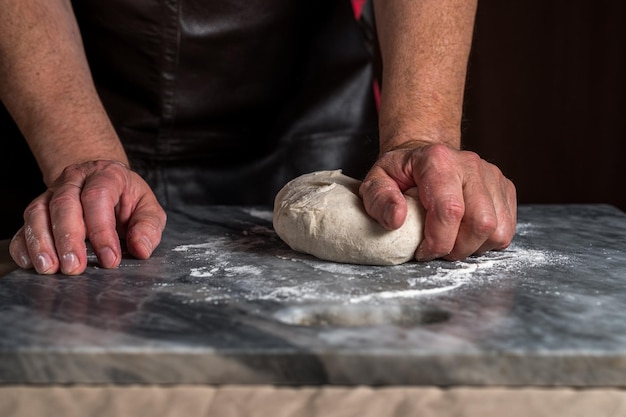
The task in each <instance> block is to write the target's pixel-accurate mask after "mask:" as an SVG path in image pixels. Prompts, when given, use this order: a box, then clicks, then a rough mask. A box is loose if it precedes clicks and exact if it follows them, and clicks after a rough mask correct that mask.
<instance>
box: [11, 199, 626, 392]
mask: <svg viewBox="0 0 626 417" xmlns="http://www.w3.org/2000/svg"><path fill="white" fill-rule="evenodd" d="M89 259H90V266H89V268H88V270H87V272H86V273H85V274H84V275H82V276H79V277H65V276H62V275H52V276H37V275H35V274H34V273H32V272H31V271H23V270H16V271H13V272H10V273H9V274H7V275H5V276H4V277H2V278H1V279H0V310H1V314H0V383H4V384H15V383H25V384H38V383H46V384H47V383H61V384H66V383H94V384H101V383H116V384H155V383H158V384H174V383H192V384H193V383H206V384H225V383H228V384H248V383H250V384H251V383H272V384H302V385H303V384H337V385H356V384H375V385H391V384H393V385H398V384H413V385H422V384H424V385H442V386H443V385H445V386H449V385H510V386H516V385H536V386H540V385H541V386H545V385H548V386H550V385H561V386H564V385H566V386H585V387H589V386H624V385H625V384H626V312H625V310H624V306H625V305H626V285H625V284H626V215H625V214H624V213H622V212H620V211H619V210H617V209H615V208H613V207H610V206H604V205H572V206H521V207H520V208H519V222H518V228H517V234H516V237H515V240H514V242H513V244H512V245H511V247H510V248H508V249H507V250H504V251H500V252H490V253H487V254H486V255H484V256H480V257H472V258H470V259H467V260H466V261H463V262H445V261H433V262H428V263H417V262H410V263H407V264H404V265H399V266H393V267H374V266H359V265H349V264H337V263H331V262H326V261H321V260H317V259H315V258H313V257H311V256H308V255H304V254H299V253H296V252H293V251H291V250H290V249H289V248H288V247H287V246H286V245H285V244H284V243H283V242H282V241H280V239H279V238H278V237H277V236H276V234H275V233H274V231H273V230H272V225H271V212H270V211H269V210H268V209H264V208H262V207H224V206H215V207H193V208H190V209H188V210H186V211H185V212H170V213H169V223H168V227H167V229H166V231H165V234H164V238H163V242H162V244H161V245H160V246H159V248H158V249H157V251H156V252H155V254H154V256H153V257H152V258H151V259H149V260H146V261H139V260H136V259H132V258H129V257H125V259H124V261H123V262H122V265H121V266H120V267H119V268H117V269H115V270H105V269H101V268H99V267H98V266H97V264H96V262H95V257H94V256H93V255H91V254H90V258H89Z"/></svg>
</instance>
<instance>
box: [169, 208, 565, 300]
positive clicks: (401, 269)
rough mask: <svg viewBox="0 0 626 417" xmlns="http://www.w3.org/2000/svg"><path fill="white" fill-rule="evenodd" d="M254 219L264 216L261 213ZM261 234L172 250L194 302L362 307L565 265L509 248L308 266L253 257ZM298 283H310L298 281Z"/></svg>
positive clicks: (547, 255)
mask: <svg viewBox="0 0 626 417" xmlns="http://www.w3.org/2000/svg"><path fill="white" fill-rule="evenodd" d="M250 214H252V213H250ZM255 214H256V215H258V217H267V216H268V214H267V213H266V212H264V211H259V213H255ZM532 229H533V227H532V225H529V224H520V225H518V233H520V234H527V233H532ZM267 232H268V233H269V231H267ZM266 234H267V233H266V232H263V233H257V232H254V231H251V232H250V233H244V235H243V236H242V237H241V238H240V239H235V240H233V239H232V238H228V237H216V238H212V239H211V241H210V242H206V243H200V244H192V245H180V246H177V247H176V248H174V249H173V250H174V251H176V252H180V253H181V254H183V256H184V257H185V258H186V259H187V261H188V263H189V264H190V271H189V276H190V277H193V278H198V279H199V280H198V281H197V282H199V284H198V285H199V287H198V288H197V291H198V292H199V293H202V294H203V298H202V301H218V300H231V299H232V298H233V297H239V298H243V299H245V300H271V301H285V300H290V301H297V302H303V301H341V302H346V301H348V302H350V303H368V302H378V301H383V300H389V299H406V298H417V297H423V296H433V295H437V294H441V293H446V292H450V291H452V290H455V289H458V288H460V287H463V286H466V285H468V284H470V285H471V284H480V283H485V282H491V281H495V280H499V279H502V278H508V279H512V278H516V277H518V276H521V275H524V274H525V273H526V272H527V271H529V270H532V269H533V268H537V267H542V266H545V265H565V264H567V263H568V258H567V256H565V255H564V254H561V253H557V252H552V251H545V250H538V249H530V248H527V247H523V246H520V245H516V244H515V243H514V244H513V245H511V247H510V248H508V249H506V250H504V251H493V252H488V253H487V254H485V255H482V256H478V257H470V258H468V259H467V260H465V261H462V262H461V261H459V262H445V261H434V262H427V263H419V262H409V263H406V264H403V265H399V266H394V267H368V266H362V265H351V264H340V263H334V262H327V261H321V260H316V259H315V258H313V257H310V256H308V255H302V254H298V253H295V252H293V251H291V250H289V249H275V250H274V249H272V250H269V251H265V252H264V253H263V254H259V251H258V250H257V249H256V248H258V247H260V246H262V245H264V244H266V242H267V236H262V235H266ZM252 260H253V262H251V261H252ZM303 276H305V277H309V276H310V277H311V278H310V279H306V280H303V279H302V277H303ZM205 280H206V281H205ZM203 283H204V284H203ZM233 289H234V290H233Z"/></svg>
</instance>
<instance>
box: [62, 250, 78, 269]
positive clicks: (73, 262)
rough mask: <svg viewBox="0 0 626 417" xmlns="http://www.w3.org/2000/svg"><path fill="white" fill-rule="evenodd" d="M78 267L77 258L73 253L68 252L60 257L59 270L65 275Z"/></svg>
mask: <svg viewBox="0 0 626 417" xmlns="http://www.w3.org/2000/svg"><path fill="white" fill-rule="evenodd" d="M79 267H80V262H79V261H78V256H76V254H75V253H74V252H68V253H66V254H65V255H63V256H62V257H61V270H62V271H63V273H65V274H71V273H72V272H75V271H76V270H77V269H78V268H79Z"/></svg>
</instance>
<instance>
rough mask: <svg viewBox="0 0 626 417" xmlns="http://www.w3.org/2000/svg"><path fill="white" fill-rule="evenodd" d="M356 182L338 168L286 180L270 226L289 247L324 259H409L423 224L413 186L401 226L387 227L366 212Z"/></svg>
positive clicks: (368, 261)
mask: <svg viewBox="0 0 626 417" xmlns="http://www.w3.org/2000/svg"><path fill="white" fill-rule="evenodd" d="M360 184H361V182H360V181H358V180H356V179H354V178H350V177H348V176H346V175H343V174H342V173H341V170H336V171H319V172H313V173H310V174H305V175H302V176H300V177H298V178H296V179H294V180H292V181H290V182H289V183H287V184H286V185H285V186H284V187H283V188H282V189H281V190H280V191H279V192H278V194H277V195H276V199H275V201H274V219H273V221H274V230H276V233H278V236H280V238H281V239H282V240H284V241H285V242H286V243H287V244H288V245H289V246H290V247H291V248H292V249H293V250H295V251H298V252H305V253H308V254H311V255H314V256H316V257H318V258H321V259H325V260H329V261H335V262H344V263H354V264H364V265H397V264H401V263H403V262H407V261H409V260H411V259H413V257H414V255H415V250H416V249H417V246H418V245H419V244H420V242H421V241H422V233H423V232H422V231H423V223H424V215H423V214H424V211H423V208H422V206H421V204H420V203H419V201H418V199H417V192H416V191H417V189H411V190H409V192H407V193H405V197H406V202H407V206H408V211H407V217H406V220H405V222H404V224H403V225H402V227H400V228H399V229H397V230H393V231H389V230H386V229H385V228H383V227H382V226H381V225H380V224H378V222H376V220H374V219H373V218H371V217H370V216H369V215H368V214H367V213H366V211H365V207H364V206H363V201H362V200H361V198H360V197H359V186H360Z"/></svg>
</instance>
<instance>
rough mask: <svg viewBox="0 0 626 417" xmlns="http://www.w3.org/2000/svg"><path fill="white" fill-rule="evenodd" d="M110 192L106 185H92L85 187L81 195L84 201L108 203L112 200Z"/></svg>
mask: <svg viewBox="0 0 626 417" xmlns="http://www.w3.org/2000/svg"><path fill="white" fill-rule="evenodd" d="M110 195H111V193H110V191H109V189H108V188H107V187H106V186H104V185H92V186H88V187H85V188H84V189H83V190H82V191H81V193H80V198H81V200H83V201H106V200H108V199H109V198H110Z"/></svg>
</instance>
